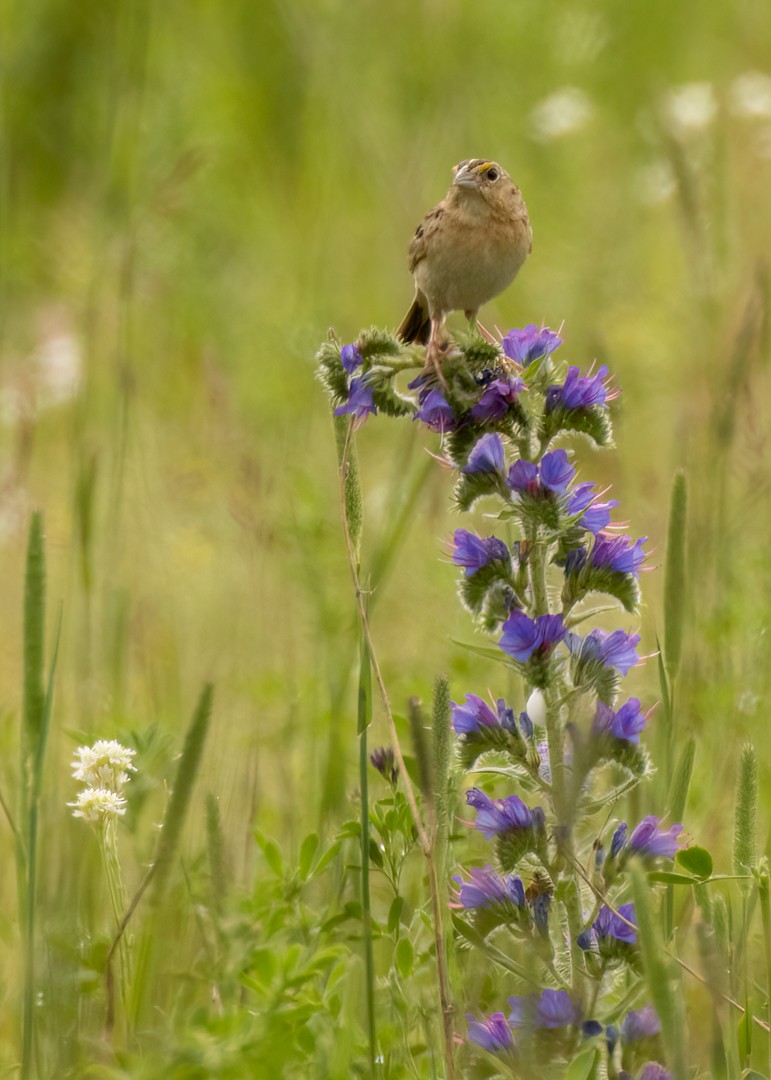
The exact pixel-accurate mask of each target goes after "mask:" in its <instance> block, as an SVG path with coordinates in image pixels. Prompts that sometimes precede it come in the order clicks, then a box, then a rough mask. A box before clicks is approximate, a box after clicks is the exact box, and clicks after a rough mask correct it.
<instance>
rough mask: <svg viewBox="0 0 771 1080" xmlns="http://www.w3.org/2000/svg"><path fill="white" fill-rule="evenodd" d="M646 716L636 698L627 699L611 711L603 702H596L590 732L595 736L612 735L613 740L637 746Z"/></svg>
mask: <svg viewBox="0 0 771 1080" xmlns="http://www.w3.org/2000/svg"><path fill="white" fill-rule="evenodd" d="M646 719H647V715H646V714H645V713H642V712H641V711H640V702H639V700H638V699H637V698H629V700H628V701H626V702H625V703H624V704H623V705H622V706H621V708H620V709H616V710H613V709H612V708H611V707H610V705H606V704H605V702H604V701H598V702H597V708H596V711H595V714H594V724H593V725H592V731H593V733H594V734H595V735H612V736H613V738H615V739H623V740H624V741H625V742H629V743H634V744H635V745H637V744H638V743H639V742H640V732H641V731H642V730H643V729H644V727H645V721H646Z"/></svg>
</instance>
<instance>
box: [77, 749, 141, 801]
mask: <svg viewBox="0 0 771 1080" xmlns="http://www.w3.org/2000/svg"><path fill="white" fill-rule="evenodd" d="M135 754H136V750H131V749H129V748H128V747H126V746H121V744H120V743H119V742H116V741H115V739H99V740H98V741H97V742H95V743H94V745H93V746H79V747H78V749H77V750H76V751H75V758H74V760H73V762H72V775H73V776H74V777H75V779H76V780H82V781H83V783H84V784H88V785H89V787H90V788H92V789H93V788H96V789H98V790H104V789H108V790H110V791H113V792H117V791H120V790H121V788H122V787H123V785H124V784H127V783H128V782H129V780H130V779H131V777H130V776H129V773H130V772H136V771H137V770H136V766H135V765H134V764H132V758H133V757H134V755H135Z"/></svg>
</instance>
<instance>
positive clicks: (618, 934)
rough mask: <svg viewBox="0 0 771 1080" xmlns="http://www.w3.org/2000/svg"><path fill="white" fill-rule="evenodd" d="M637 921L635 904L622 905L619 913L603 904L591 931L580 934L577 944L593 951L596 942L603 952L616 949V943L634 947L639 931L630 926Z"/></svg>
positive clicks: (590, 928)
mask: <svg viewBox="0 0 771 1080" xmlns="http://www.w3.org/2000/svg"><path fill="white" fill-rule="evenodd" d="M635 921H636V920H635V911H634V904H622V905H621V907H620V908H619V909H618V912H615V911H614V910H613V909H612V908H609V907H608V905H607V904H603V905H602V907H601V908H600V910H599V911H598V912H597V918H596V919H595V920H594V922H593V923H592V925H591V926H590V927H589V929H588V930H584V932H583V933H582V934H579V936H578V938H577V939H576V940H577V944H578V946H579V948H581V949H591V947H592V944H593V942H595V941H596V942H597V944H598V945H599V946H600V950H601V952H607V951H608V949H609V948H610V949H612V948H614V943H620V944H622V945H634V944H635V942H636V941H637V931H636V930H635V929H634V928H633V927H632V926H629V925H628V924H629V923H635Z"/></svg>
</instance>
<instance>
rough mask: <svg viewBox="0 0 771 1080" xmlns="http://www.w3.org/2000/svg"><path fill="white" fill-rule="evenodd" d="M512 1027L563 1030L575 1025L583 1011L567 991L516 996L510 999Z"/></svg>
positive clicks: (548, 991)
mask: <svg viewBox="0 0 771 1080" xmlns="http://www.w3.org/2000/svg"><path fill="white" fill-rule="evenodd" d="M509 1005H511V1014H510V1015H509V1023H510V1024H511V1025H512V1027H515V1028H516V1027H534V1028H550V1029H552V1030H553V1029H555V1028H561V1027H567V1026H568V1025H569V1024H575V1023H577V1022H578V1020H579V1019H580V1017H581V1010H580V1009H579V1007H578V1006H577V1005H576V1003H575V1002H574V1001H573V999H572V998H571V996H570V994H569V993H568V992H567V990H544V991H542V993H541V994H540V995H539V994H526V995H519V994H514V995H512V997H510V998H509Z"/></svg>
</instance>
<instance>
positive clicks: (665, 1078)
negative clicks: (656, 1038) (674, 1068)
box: [640, 1061, 672, 1080]
mask: <svg viewBox="0 0 771 1080" xmlns="http://www.w3.org/2000/svg"><path fill="white" fill-rule="evenodd" d="M640 1080H672V1073H671V1072H670V1071H669V1069H665V1068H664V1066H663V1065H659V1063H658V1062H657V1061H649V1062H648V1064H647V1065H646V1066H645V1068H644V1069H643V1071H642V1072H641V1073H640Z"/></svg>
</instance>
